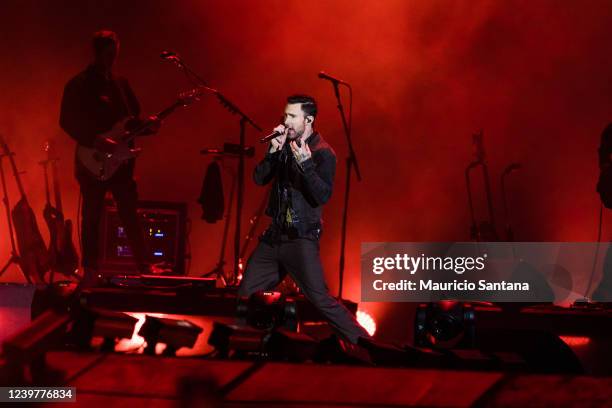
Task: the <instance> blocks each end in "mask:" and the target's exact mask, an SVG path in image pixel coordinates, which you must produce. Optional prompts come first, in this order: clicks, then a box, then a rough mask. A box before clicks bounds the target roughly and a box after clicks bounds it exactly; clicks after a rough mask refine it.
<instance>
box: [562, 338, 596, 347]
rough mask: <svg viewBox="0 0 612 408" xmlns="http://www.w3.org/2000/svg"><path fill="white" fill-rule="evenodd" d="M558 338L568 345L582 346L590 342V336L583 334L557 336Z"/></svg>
mask: <svg viewBox="0 0 612 408" xmlns="http://www.w3.org/2000/svg"><path fill="white" fill-rule="evenodd" d="M559 338H560V339H561V341H563V342H564V343H565V344H567V345H568V346H570V347H582V346H586V345H588V344H589V343H590V342H591V338H590V337H583V336H559Z"/></svg>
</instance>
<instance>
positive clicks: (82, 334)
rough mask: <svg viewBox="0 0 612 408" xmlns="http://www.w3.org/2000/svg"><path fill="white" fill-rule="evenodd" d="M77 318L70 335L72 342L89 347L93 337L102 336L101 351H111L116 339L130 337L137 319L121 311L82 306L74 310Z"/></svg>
mask: <svg viewBox="0 0 612 408" xmlns="http://www.w3.org/2000/svg"><path fill="white" fill-rule="evenodd" d="M75 313H76V314H77V319H76V321H75V323H74V325H73V327H72V331H71V335H72V340H73V342H74V344H75V345H76V346H77V347H79V348H81V349H89V348H90V347H91V339H92V338H93V337H102V338H103V339H104V342H103V343H102V347H101V351H104V352H112V351H114V350H115V343H116V341H117V340H118V339H122V338H128V339H129V338H131V337H132V333H133V332H134V326H135V325H136V322H137V321H138V319H136V318H134V317H132V316H130V315H128V314H126V313H122V312H113V311H108V310H103V309H93V308H92V309H89V308H82V309H81V310H78V311H77V312H75Z"/></svg>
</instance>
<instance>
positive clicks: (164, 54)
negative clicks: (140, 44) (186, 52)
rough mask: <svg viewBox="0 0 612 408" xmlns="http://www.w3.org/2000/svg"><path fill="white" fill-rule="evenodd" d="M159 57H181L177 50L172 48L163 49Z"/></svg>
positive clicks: (170, 58) (168, 58)
mask: <svg viewBox="0 0 612 408" xmlns="http://www.w3.org/2000/svg"><path fill="white" fill-rule="evenodd" d="M159 57H160V58H161V59H163V60H166V61H170V60H178V59H179V58H180V57H179V55H178V54H177V53H176V52H174V51H170V50H165V51H162V52H161V54H159Z"/></svg>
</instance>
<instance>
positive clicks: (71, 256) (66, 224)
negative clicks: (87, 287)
mask: <svg viewBox="0 0 612 408" xmlns="http://www.w3.org/2000/svg"><path fill="white" fill-rule="evenodd" d="M44 151H45V152H47V160H45V161H43V162H42V163H41V164H42V165H43V170H44V176H45V197H46V200H47V203H46V205H45V208H44V210H43V216H44V219H45V222H46V223H47V227H48V228H49V237H50V239H49V249H48V251H49V267H50V268H51V276H50V278H49V281H50V282H53V274H54V273H56V272H57V273H61V274H62V275H64V276H66V277H75V278H77V279H80V277H79V275H78V274H77V272H76V271H77V269H78V267H79V256H78V254H77V252H76V248H75V246H74V243H73V242H72V221H71V220H66V219H65V218H64V212H63V209H62V195H61V192H60V184H59V174H58V171H57V162H58V160H59V159H57V158H55V157H53V146H52V144H51V142H49V141H48V142H46V143H45V145H44ZM49 165H50V166H51V180H52V182H53V192H54V196H55V197H54V198H55V206H53V205H52V204H51V189H50V187H49V174H48V171H47V168H48V166H49Z"/></svg>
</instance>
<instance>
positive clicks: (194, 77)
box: [168, 56, 262, 285]
mask: <svg viewBox="0 0 612 408" xmlns="http://www.w3.org/2000/svg"><path fill="white" fill-rule="evenodd" d="M168 60H169V61H171V62H173V63H175V64H176V65H177V67H179V68H180V69H181V70H182V71H183V73H184V74H185V76H186V77H187V79H189V80H190V81H191V82H192V83H194V84H195V85H196V86H198V87H200V88H201V89H204V90H206V91H208V92H210V93H212V94H213V95H215V96H216V97H217V99H218V100H219V103H220V104H221V105H222V106H223V107H225V108H226V109H227V110H228V111H230V113H232V114H234V115H238V116H239V118H240V150H239V151H240V154H239V160H238V177H237V184H238V185H237V190H236V193H237V194H236V230H235V233H234V279H233V282H232V283H233V284H234V285H237V284H238V281H239V274H240V265H239V263H240V223H241V221H242V207H243V203H244V156H245V133H246V125H247V124H249V125H251V126H252V127H253V128H254V129H255V130H257V131H258V132H261V131H262V129H261V127H259V126H258V125H257V124H256V123H255V122H254V121H253V120H252V119H251V118H249V117H248V116H247V115H246V114H245V113H244V112H242V110H240V109H239V108H238V106H236V105H235V104H234V103H232V102H231V101H230V100H229V99H228V98H227V97H226V96H225V95H223V94H222V93H221V92H219V91H218V90H216V89H213V88H209V87H208V85H207V84H206V81H204V80H203V79H202V78H201V77H200V76H199V75H198V74H196V73H195V72H194V71H193V70H192V69H191V68H189V67H188V66H187V65H186V64H185V63H184V62H183V61H182V60H181V59H180V58H179V57H178V56H175V57H173V58H170V59H168Z"/></svg>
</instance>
